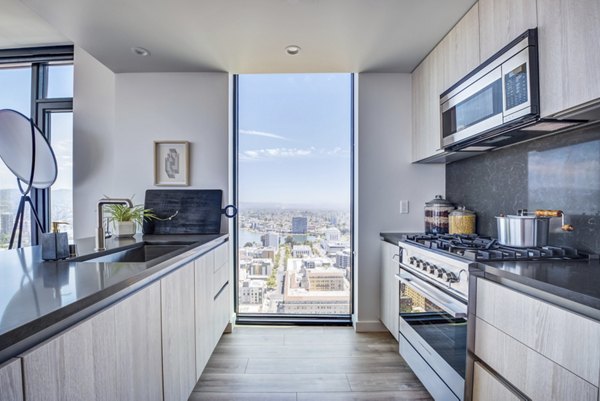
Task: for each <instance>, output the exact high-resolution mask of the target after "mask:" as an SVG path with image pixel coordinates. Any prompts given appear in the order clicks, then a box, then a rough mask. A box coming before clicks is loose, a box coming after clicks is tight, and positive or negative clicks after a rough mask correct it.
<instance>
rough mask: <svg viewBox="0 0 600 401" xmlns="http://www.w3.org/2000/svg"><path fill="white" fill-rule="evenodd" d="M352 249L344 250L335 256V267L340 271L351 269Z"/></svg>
mask: <svg viewBox="0 0 600 401" xmlns="http://www.w3.org/2000/svg"><path fill="white" fill-rule="evenodd" d="M350 260H351V259H350V249H344V250H343V251H339V252H337V253H336V254H335V266H336V267H339V268H340V269H346V268H348V267H350Z"/></svg>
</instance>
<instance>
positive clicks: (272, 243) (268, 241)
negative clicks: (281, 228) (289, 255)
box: [260, 232, 279, 248]
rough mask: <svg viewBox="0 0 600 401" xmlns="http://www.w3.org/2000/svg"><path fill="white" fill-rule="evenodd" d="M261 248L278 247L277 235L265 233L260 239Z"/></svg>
mask: <svg viewBox="0 0 600 401" xmlns="http://www.w3.org/2000/svg"><path fill="white" fill-rule="evenodd" d="M260 240H261V241H262V244H263V246H266V247H271V248H277V247H278V246H279V234H277V233H273V232H270V233H266V234H264V235H262V236H261V237H260Z"/></svg>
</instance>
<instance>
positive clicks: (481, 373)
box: [473, 362, 523, 401]
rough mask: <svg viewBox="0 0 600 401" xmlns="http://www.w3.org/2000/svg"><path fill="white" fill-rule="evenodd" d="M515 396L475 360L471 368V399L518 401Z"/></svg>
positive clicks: (517, 397) (481, 400) (474, 400)
mask: <svg viewBox="0 0 600 401" xmlns="http://www.w3.org/2000/svg"><path fill="white" fill-rule="evenodd" d="M520 400H523V398H521V397H519V396H517V395H516V394H515V393H513V392H512V390H510V389H509V388H508V387H506V386H505V385H504V384H502V382H500V381H499V380H498V379H497V378H496V377H495V376H494V375H493V374H491V373H490V372H489V371H488V370H487V369H486V368H484V367H483V366H481V364H479V362H475V368H474V369H473V401H520Z"/></svg>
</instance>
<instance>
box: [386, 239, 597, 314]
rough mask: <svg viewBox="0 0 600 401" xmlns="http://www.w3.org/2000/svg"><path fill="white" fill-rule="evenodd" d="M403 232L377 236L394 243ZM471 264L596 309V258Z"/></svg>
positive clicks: (495, 275)
mask: <svg viewBox="0 0 600 401" xmlns="http://www.w3.org/2000/svg"><path fill="white" fill-rule="evenodd" d="M407 234H409V233H397V232H396V233H393V232H386V233H380V236H381V238H382V240H384V241H386V242H389V243H391V244H398V242H399V241H401V240H402V239H403V238H404V237H405V236H406V235H407ZM410 234H413V233H410ZM475 266H476V267H475V268H476V269H478V270H480V271H482V272H483V274H484V275H485V276H488V277H489V276H493V277H495V278H498V279H503V280H510V281H513V282H516V283H519V284H522V285H524V286H527V287H531V288H534V289H537V290H540V291H544V292H546V293H549V294H551V295H553V296H556V297H558V298H562V299H564V300H567V301H570V302H574V303H576V304H580V305H584V306H587V307H590V308H593V309H596V310H598V311H600V262H599V261H598V259H590V260H587V259H577V260H545V261H504V262H479V263H477V264H476V265H475Z"/></svg>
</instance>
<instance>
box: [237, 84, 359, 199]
mask: <svg viewBox="0 0 600 401" xmlns="http://www.w3.org/2000/svg"><path fill="white" fill-rule="evenodd" d="M351 107H352V105H351V75H350V74H269V75H266V74H265V75H240V77H239V113H240V114H239V129H240V138H239V160H240V164H239V175H240V176H239V190H240V193H239V194H240V203H241V204H242V206H243V204H244V203H246V204H247V203H261V204H283V205H286V206H296V205H297V206H312V207H315V208H317V207H319V208H348V207H349V204H350V139H351V110H352V108H351Z"/></svg>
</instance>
